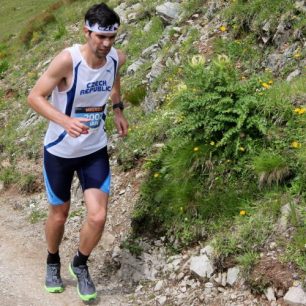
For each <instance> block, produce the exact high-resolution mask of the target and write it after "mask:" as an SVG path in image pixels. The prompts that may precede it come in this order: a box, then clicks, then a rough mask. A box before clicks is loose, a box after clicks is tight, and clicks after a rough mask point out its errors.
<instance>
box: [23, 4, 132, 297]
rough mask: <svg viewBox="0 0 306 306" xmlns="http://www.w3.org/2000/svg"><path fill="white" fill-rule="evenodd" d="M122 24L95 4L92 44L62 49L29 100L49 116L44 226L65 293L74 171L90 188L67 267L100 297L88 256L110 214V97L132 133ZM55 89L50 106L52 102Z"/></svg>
mask: <svg viewBox="0 0 306 306" xmlns="http://www.w3.org/2000/svg"><path fill="white" fill-rule="evenodd" d="M119 25H120V19H119V16H118V15H117V14H116V13H115V12H114V11H113V10H112V9H110V8H109V7H108V6H107V5H106V4H104V3H101V4H97V5H94V6H92V7H91V8H90V9H89V10H88V11H87V13H86V15H85V25H84V34H85V38H86V43H85V44H83V45H78V44H76V45H73V46H72V47H70V48H67V49H65V50H63V51H62V52H61V53H59V54H58V55H57V56H56V57H55V58H54V59H53V61H52V62H51V63H50V65H49V67H48V69H47V70H46V72H45V73H44V74H43V75H42V76H41V77H40V78H39V80H38V81H37V83H36V85H35V86H34V88H33V89H32V90H31V92H30V94H29V97H28V102H29V105H30V106H31V107H32V108H33V109H34V110H35V111H36V112H37V113H39V114H40V115H42V116H44V117H45V118H47V119H48V120H49V121H50V122H49V127H48V130H47V133H46V135H45V140H44V164H43V174H44V179H45V185H46V192H47V197H48V201H49V202H50V205H49V214H48V218H47V221H46V227H45V234H46V240H47V248H48V256H47V272H46V280H45V288H46V289H47V291H48V292H52V293H53V292H62V291H63V290H64V285H63V282H62V279H61V276H60V268H61V264H60V256H59V246H60V243H61V240H62V237H63V234H64V226H65V222H66V219H67V216H68V212H69V207H70V189H71V182H72V178H73V175H74V172H76V173H77V175H78V178H79V180H80V184H81V186H82V189H83V192H84V199H85V204H86V208H87V218H86V221H85V223H84V224H83V227H82V229H81V232H80V242H79V246H78V250H77V252H76V255H75V257H74V258H73V260H72V262H71V263H70V266H69V270H70V273H71V274H72V276H74V277H75V278H77V282H78V285H77V291H78V294H79V296H80V297H81V299H82V300H83V301H89V300H92V299H95V298H96V296H97V293H96V289H95V285H94V283H93V282H92V280H91V277H90V274H89V272H88V266H87V259H88V257H89V255H90V254H91V252H92V250H93V249H94V247H95V246H96V245H97V244H98V242H99V240H100V238H101V236H102V232H103V229H104V225H105V221H106V214H107V201H108V193H109V189H110V169H109V159H108V154H107V136H106V133H105V118H106V103H107V101H108V99H109V98H110V99H111V101H112V108H113V112H114V120H115V124H116V127H117V130H118V133H119V134H120V135H121V136H126V135H127V131H128V122H127V120H126V119H125V117H124V115H123V103H122V102H121V100H120V76H119V68H120V66H122V65H123V64H124V62H125V59H126V58H125V55H124V54H123V53H122V52H121V51H120V50H116V49H115V48H113V47H112V46H113V43H114V41H115V38H116V34H117V30H118V28H119ZM51 93H52V104H50V103H49V102H48V101H47V99H46V97H48V96H49V95H50V94H51Z"/></svg>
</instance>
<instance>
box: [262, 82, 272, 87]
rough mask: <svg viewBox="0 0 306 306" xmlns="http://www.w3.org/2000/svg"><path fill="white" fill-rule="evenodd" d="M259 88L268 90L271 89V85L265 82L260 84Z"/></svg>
mask: <svg viewBox="0 0 306 306" xmlns="http://www.w3.org/2000/svg"><path fill="white" fill-rule="evenodd" d="M261 86H262V87H264V88H265V89H269V88H270V87H271V85H269V84H268V83H266V82H263V83H261Z"/></svg>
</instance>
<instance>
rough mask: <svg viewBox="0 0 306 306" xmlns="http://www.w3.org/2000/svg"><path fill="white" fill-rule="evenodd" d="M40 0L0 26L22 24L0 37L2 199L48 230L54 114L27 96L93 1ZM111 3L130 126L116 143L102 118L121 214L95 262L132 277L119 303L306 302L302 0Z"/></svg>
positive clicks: (74, 215)
mask: <svg viewBox="0 0 306 306" xmlns="http://www.w3.org/2000/svg"><path fill="white" fill-rule="evenodd" d="M24 3H25V4H26V2H24ZM29 3H31V4H33V3H35V1H33V0H32V1H29ZM37 3H38V2H37ZM39 3H40V5H41V7H40V6H35V8H36V11H35V12H34V11H31V10H30V7H31V6H30V4H27V6H26V7H25V9H24V14H18V16H17V15H15V14H16V9H13V7H12V6H11V3H10V2H6V1H4V4H5V6H4V8H5V10H3V11H1V13H0V14H1V15H0V18H1V22H0V24H2V25H3V24H6V23H7V22H8V20H13V19H14V18H23V19H20V22H19V24H20V25H25V26H22V28H20V29H18V28H16V29H15V28H14V32H10V33H8V34H11V35H10V36H6V37H1V36H0V40H2V42H1V43H0V84H1V87H0V111H1V115H0V116H1V119H2V120H1V121H0V122H1V123H0V127H1V128H2V130H3V131H4V132H3V133H1V134H0V193H1V194H2V195H3V199H5V200H3V201H2V203H1V207H2V208H5V207H6V202H8V203H12V202H14V197H15V198H16V197H18V199H19V197H20V196H21V197H24V199H25V200H24V201H21V202H22V204H21V205H20V206H18V209H17V211H18V215H19V214H20V216H22V215H23V214H24V216H25V217H26V218H24V219H23V220H24V221H23V222H25V223H26V222H28V221H27V220H30V221H31V222H32V223H33V225H32V226H34V227H35V229H36V230H37V231H38V233H39V234H37V235H38V236H39V237H40V239H41V235H42V232H41V230H39V228H42V225H43V222H44V220H45V218H46V200H45V198H44V193H43V181H42V176H41V168H40V165H41V159H42V139H43V136H44V132H45V129H46V125H47V122H46V120H44V119H42V118H40V117H38V116H37V115H36V114H34V113H33V112H32V111H31V110H30V109H29V108H28V106H27V104H26V97H27V94H28V92H29V89H30V88H31V87H32V86H33V85H34V83H35V81H36V80H37V78H38V77H39V75H41V73H42V72H43V71H44V70H45V69H46V67H47V65H48V64H49V63H50V61H51V59H52V58H53V57H54V56H55V55H56V54H57V53H58V52H59V51H60V50H62V49H63V48H65V47H67V46H70V45H71V44H73V43H77V42H79V43H82V42H84V38H83V34H82V18H83V17H82V16H83V14H84V12H85V11H86V9H87V8H88V7H89V6H90V5H91V4H93V3H95V1H92V0H90V1H86V5H84V3H82V1H78V0H75V1H66V0H62V1H49V2H47V1H45V2H44V4H43V5H42V3H41V2H39ZM108 3H109V4H110V6H111V7H113V8H115V10H116V11H117V12H118V14H119V15H120V17H121V20H122V25H121V27H120V31H119V34H118V36H117V39H116V47H117V48H120V49H122V50H124V51H125V53H126V54H127V56H128V60H127V63H126V65H125V66H124V67H123V70H122V92H123V100H124V101H125V103H126V105H127V107H126V109H125V114H126V116H127V118H128V119H129V122H130V129H129V136H128V137H127V138H126V139H125V140H120V139H118V137H117V135H116V131H115V127H114V123H113V121H112V118H111V117H112V116H111V115H110V116H109V118H107V130H108V134H109V136H110V145H109V152H110V155H111V162H112V166H113V168H114V173H115V179H114V182H115V183H116V182H117V185H113V187H112V188H113V192H115V193H114V195H113V197H112V203H117V204H116V205H120V206H119V207H120V208H113V210H111V211H110V220H111V221H110V225H109V228H108V231H107V234H106V237H108V238H109V239H110V240H111V241H112V242H111V243H110V244H111V246H110V248H109V249H108V250H107V252H106V254H104V253H103V252H98V253H97V254H95V256H94V258H93V261H94V262H99V261H100V260H101V261H102V260H103V262H104V263H105V269H106V270H107V269H108V272H109V273H110V274H111V275H113V277H114V279H116V282H118V283H120V282H121V281H124V282H127V283H129V282H131V283H129V285H128V286H127V287H128V288H129V292H128V295H125V294H127V293H126V292H125V293H124V290H122V288H121V287H120V288H121V289H120V290H118V292H120V298H119V299H118V301H119V300H120V303H122V305H138V304H139V303H140V302H139V300H141V303H142V304H145V305H155V304H156V303H157V304H158V303H159V304H161V305H183V304H185V305H238V304H239V303H240V304H239V305H265V304H267V305H270V304H271V305H306V294H305V292H306V291H305V286H306V197H305V196H306V193H305V184H306V177H305V166H306V164H305V162H306V159H305V157H306V150H305V148H306V138H305V130H304V129H305V124H306V117H305V116H306V88H305V80H306V76H305V71H306V58H305V56H306V48H305V43H306V42H305V37H306V22H305V20H306V18H305V15H306V3H305V1H293V0H283V1H278V0H272V1H270V2H266V1H263V0H253V1H244V0H233V1H222V0H218V1H203V0H202V1H201V0H192V1H185V0H181V1H172V2H167V1H150V2H148V1H133V0H126V1H124V2H123V1H116V0H111V1H108ZM48 5H49V9H48V10H47V11H43V9H45V8H46V7H48ZM14 7H15V6H14ZM51 8H52V9H51ZM20 10H22V7H21V6H20ZM20 10H19V9H18V10H17V11H20ZM10 12H11V13H10ZM11 14H12V15H11ZM36 14H37V15H36ZM18 20H19V19H18ZM110 113H111V110H110ZM74 194H75V202H76V203H77V205H76V207H74V208H73V209H72V211H71V215H70V219H69V220H70V223H69V224H70V226H72V227H71V228H70V230H69V231H71V232H73V231H74V230H77V229H78V226H79V224H80V223H81V221H82V218H83V217H84V213H85V210H84V207H83V203H82V199H81V197H80V194H79V193H78V185H77V183H75V184H74ZM123 195H124V199H123V198H122V197H123ZM120 196H121V197H120ZM129 197H130V198H129ZM7 199H9V200H7ZM31 203H32V204H33V205H32V204H31ZM125 206H126V207H125ZM118 211H119V214H118ZM119 215H120V216H121V219H118V216H119ZM20 218H21V217H20ZM71 220H72V221H71ZM71 223H73V224H71ZM130 224H131V225H130ZM27 226H31V225H27ZM37 235H36V236H37ZM110 237H111V238H110ZM115 237H116V238H117V240H116V239H115ZM33 238H35V235H34V236H33V237H32V239H33ZM36 238H37V237H36ZM75 239H77V238H76V237H75V236H73V237H69V235H68V236H67V241H66V246H65V250H69V247H71V246H72V245H73V242H75V241H76V240H75ZM119 246H120V248H119ZM101 248H102V247H101ZM102 249H103V248H102ZM119 250H120V251H119ZM116 252H119V253H120V256H118V257H117V255H116V254H117V253H116ZM102 253H103V255H102ZM118 258H119V259H118ZM164 260H165V262H164ZM150 261H151V263H149V262H150ZM159 261H160V262H159ZM203 261H206V262H207V264H208V266H209V267H210V268H209V269H211V271H210V270H209V271H210V272H209V271H208V270H205V269H207V266H205V268H203V266H202V264H203ZM197 263H199V265H198V264H197ZM137 266H138V267H139V266H141V267H142V268H141V269H140V270H142V271H140V270H139V269H137ZM103 269H104V268H101V271H100V272H101V273H102V274H103V271H104V270H103ZM134 269H135V271H134ZM201 269H204V272H203V270H201ZM117 270H118V271H117ZM145 271H146V272H147V273H145ZM154 271H155V272H154ZM237 271H238V272H237ZM104 272H105V271H104ZM236 272H237V274H239V280H237V279H236V278H234V280H233V282H232V281H231V280H229V275H232V273H233V274H235V273H236ZM127 275H128V276H127ZM95 276H96V278H97V279H99V281H102V280H103V281H105V280H106V279H107V277H106V276H103V277H102V276H101V279H100V276H99V274H98V272H97V274H96V275H95ZM148 280H149V282H148ZM99 284H101V283H99ZM116 284H117V283H116ZM121 284H122V283H121ZM124 284H125V283H124ZM101 286H102V285H101ZM123 287H124V286H123ZM103 290H104V291H105V290H106V289H105V288H102V289H101V291H102V292H104V291H103ZM107 290H108V289H107ZM292 292H293V293H292ZM297 292H298V293H301V294H302V297H301V300H300V302H296V301H294V299H293V300H292V299H291V296H292V295H293V296H296V295H297V294H298V293H297ZM231 296H232V297H231ZM239 298H240V300H239ZM303 298H304V299H303ZM122 301H123V302H122ZM124 301H125V302H124ZM118 303H119V302H118ZM294 303H296V304H294ZM298 303H300V304H298ZM59 305H60V304H59ZM99 305H100V304H99ZM101 305H102V304H101Z"/></svg>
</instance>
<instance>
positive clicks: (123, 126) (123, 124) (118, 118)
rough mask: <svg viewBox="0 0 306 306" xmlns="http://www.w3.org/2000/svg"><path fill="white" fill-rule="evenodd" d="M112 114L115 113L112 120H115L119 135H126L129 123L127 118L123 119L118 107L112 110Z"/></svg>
mask: <svg viewBox="0 0 306 306" xmlns="http://www.w3.org/2000/svg"><path fill="white" fill-rule="evenodd" d="M114 115H115V119H114V120H115V124H116V128H117V131H118V133H119V135H120V136H122V137H124V136H127V134H128V128H129V124H128V122H127V120H126V119H125V117H124V115H123V113H122V111H121V110H120V109H116V110H114Z"/></svg>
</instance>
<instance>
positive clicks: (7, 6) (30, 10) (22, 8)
mask: <svg viewBox="0 0 306 306" xmlns="http://www.w3.org/2000/svg"><path fill="white" fill-rule="evenodd" d="M54 2H56V0H44V1H38V0H23V1H12V0H0V7H1V10H0V29H5V30H1V31H0V41H1V40H3V39H5V38H8V37H9V36H10V35H13V34H16V33H19V32H20V30H21V29H22V28H23V27H24V25H25V24H26V22H27V21H28V19H30V18H31V17H33V16H35V15H36V14H37V13H39V12H41V11H42V10H44V9H46V8H47V7H48V5H49V4H51V3H54Z"/></svg>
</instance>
